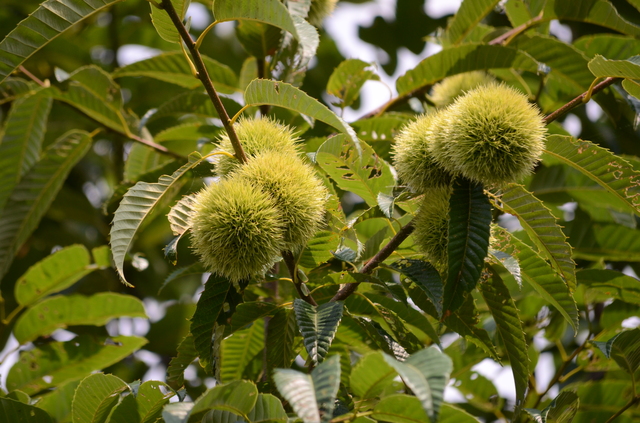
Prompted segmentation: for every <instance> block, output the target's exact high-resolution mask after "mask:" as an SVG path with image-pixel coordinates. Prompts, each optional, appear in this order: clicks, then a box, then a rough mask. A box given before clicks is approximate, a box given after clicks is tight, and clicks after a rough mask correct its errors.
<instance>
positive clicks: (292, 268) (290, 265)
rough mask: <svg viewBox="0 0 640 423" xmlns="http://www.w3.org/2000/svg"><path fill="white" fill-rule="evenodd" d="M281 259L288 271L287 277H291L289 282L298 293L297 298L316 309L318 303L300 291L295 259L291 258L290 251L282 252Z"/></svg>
mask: <svg viewBox="0 0 640 423" xmlns="http://www.w3.org/2000/svg"><path fill="white" fill-rule="evenodd" d="M282 258H283V260H284V262H285V264H286V265H287V269H289V275H291V280H292V281H293V285H294V286H295V287H296V291H298V296H299V297H300V298H301V299H303V300H304V301H306V302H308V303H309V304H311V305H312V306H314V307H317V306H318V303H317V302H316V300H314V299H313V297H312V296H311V294H309V295H307V294H305V293H304V291H303V290H302V282H301V281H300V278H299V277H298V270H297V265H296V259H295V257H294V256H293V254H292V253H291V251H283V252H282Z"/></svg>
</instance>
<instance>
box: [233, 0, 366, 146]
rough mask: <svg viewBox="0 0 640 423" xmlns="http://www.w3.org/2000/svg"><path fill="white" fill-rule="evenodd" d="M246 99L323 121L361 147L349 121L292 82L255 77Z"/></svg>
mask: <svg viewBox="0 0 640 423" xmlns="http://www.w3.org/2000/svg"><path fill="white" fill-rule="evenodd" d="M248 1H250V0H248ZM274 1H275V0H274ZM244 101H245V103H246V104H249V105H252V106H258V105H260V104H269V105H271V106H279V107H284V108H286V109H291V110H293V111H296V112H298V113H301V114H303V115H306V116H309V117H310V118H313V119H317V120H319V121H322V122H324V123H326V124H327V125H331V126H333V127H334V128H336V129H337V130H339V131H340V132H343V133H345V134H347V135H348V136H349V138H351V141H352V142H353V143H354V144H355V145H356V148H359V145H360V144H359V142H358V138H357V136H356V133H355V131H354V130H353V128H351V126H349V124H348V123H346V122H345V121H344V120H342V119H341V118H340V117H338V116H337V115H336V114H335V113H333V112H332V111H331V110H329V109H328V108H327V106H325V105H323V104H322V103H320V102H319V101H318V100H316V99H315V98H313V97H310V96H309V95H308V94H307V93H305V92H304V91H302V90H300V89H298V88H296V87H294V86H293V85H291V84H287V83H284V82H279V81H269V80H266V79H255V80H253V81H251V83H250V84H249V85H248V86H247V89H246V90H245V92H244Z"/></svg>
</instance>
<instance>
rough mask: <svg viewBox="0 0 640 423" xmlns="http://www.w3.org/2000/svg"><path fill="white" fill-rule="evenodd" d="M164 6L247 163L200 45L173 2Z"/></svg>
mask: <svg viewBox="0 0 640 423" xmlns="http://www.w3.org/2000/svg"><path fill="white" fill-rule="evenodd" d="M162 7H164V10H165V11H166V12H167V14H168V15H169V18H171V21H172V22H173V25H174V26H175V27H176V29H177V30H178V33H179V34H180V37H181V38H182V41H184V43H185V44H186V45H187V48H188V49H189V52H190V53H191V57H192V58H193V62H194V65H195V67H196V70H197V75H196V77H197V78H198V79H199V80H200V82H202V85H204V88H205V90H206V91H207V94H209V98H210V99H211V102H212V103H213V107H215V109H216V111H217V112H218V117H219V118H220V120H221V121H222V125H223V126H224V129H225V130H226V131H227V135H229V140H230V141H231V145H233V151H234V152H235V155H236V158H237V159H238V160H239V161H240V163H246V162H247V156H246V155H245V153H244V150H243V149H242V145H241V144H240V140H239V139H238V135H237V134H236V131H235V129H234V128H233V124H232V123H231V120H230V119H229V115H228V113H227V110H226V109H225V108H224V105H223V104H222V101H221V100H220V97H219V96H218V93H217V92H216V89H215V88H214V87H213V82H212V81H211V78H210V77H209V73H208V72H207V67H206V66H205V65H204V61H203V60H202V56H201V55H200V52H199V51H198V46H197V45H196V43H195V42H194V41H193V40H192V39H191V36H190V35H189V32H188V31H187V28H186V27H185V26H184V24H183V23H182V19H181V18H180V16H178V13H177V12H176V9H175V8H174V7H173V4H172V3H171V0H162Z"/></svg>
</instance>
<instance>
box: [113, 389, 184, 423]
mask: <svg viewBox="0 0 640 423" xmlns="http://www.w3.org/2000/svg"><path fill="white" fill-rule="evenodd" d="M174 395H175V393H174V392H173V391H172V390H171V389H170V388H169V386H168V385H167V384H166V383H164V382H160V381H157V380H148V381H146V382H144V383H143V384H142V385H140V387H139V388H138V390H137V392H136V394H135V397H134V396H133V395H128V396H126V397H124V398H123V399H122V401H121V402H120V403H119V404H118V405H116V407H115V409H114V410H113V412H112V413H111V416H110V417H109V423H156V421H158V419H159V418H160V416H161V414H162V408H163V407H164V406H165V404H168V403H169V399H170V398H171V397H173V396H174Z"/></svg>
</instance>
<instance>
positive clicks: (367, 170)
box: [315, 135, 395, 207]
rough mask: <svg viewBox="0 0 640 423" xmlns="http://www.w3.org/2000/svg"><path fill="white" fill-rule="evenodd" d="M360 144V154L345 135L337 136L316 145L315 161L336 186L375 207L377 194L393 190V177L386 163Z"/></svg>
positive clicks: (389, 192)
mask: <svg viewBox="0 0 640 423" xmlns="http://www.w3.org/2000/svg"><path fill="white" fill-rule="evenodd" d="M360 147H361V151H362V154H361V155H359V153H358V152H357V151H356V150H355V149H354V144H353V142H351V140H350V139H349V138H348V137H346V136H344V135H337V136H335V137H331V138H329V139H328V140H327V141H326V142H324V143H323V144H322V145H321V146H320V148H319V149H318V152H317V154H316V157H315V160H316V162H317V163H318V165H319V166H320V167H321V168H322V170H324V171H325V172H327V173H328V174H329V176H330V177H331V179H332V180H333V181H335V183H336V184H337V185H338V187H339V188H341V189H343V190H345V191H350V192H353V193H354V194H357V195H359V196H360V197H362V199H363V200H364V201H366V202H367V204H368V205H369V206H370V207H376V206H377V205H378V195H380V194H385V195H391V194H392V193H393V187H394V186H395V179H394V177H393V173H392V172H391V169H390V167H389V164H388V163H386V162H385V161H384V160H381V159H380V158H379V157H378V156H377V155H376V153H375V152H374V151H373V149H372V148H371V147H369V146H368V145H367V144H366V143H364V142H361V143H360Z"/></svg>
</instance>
